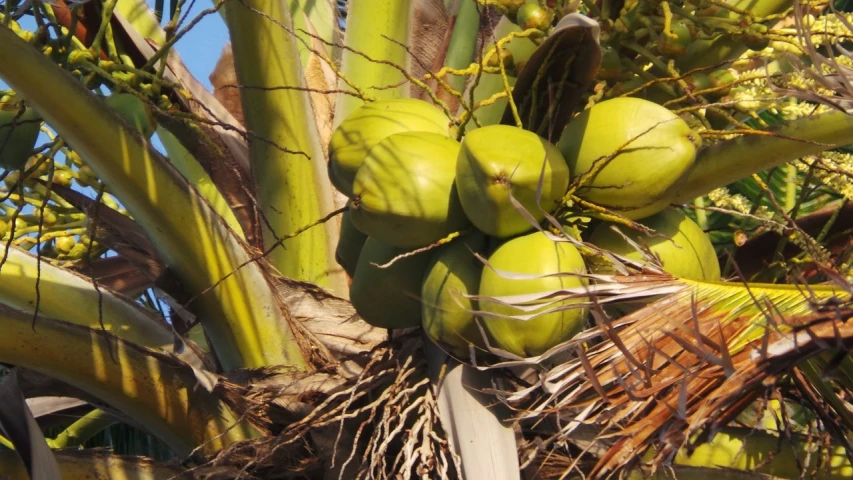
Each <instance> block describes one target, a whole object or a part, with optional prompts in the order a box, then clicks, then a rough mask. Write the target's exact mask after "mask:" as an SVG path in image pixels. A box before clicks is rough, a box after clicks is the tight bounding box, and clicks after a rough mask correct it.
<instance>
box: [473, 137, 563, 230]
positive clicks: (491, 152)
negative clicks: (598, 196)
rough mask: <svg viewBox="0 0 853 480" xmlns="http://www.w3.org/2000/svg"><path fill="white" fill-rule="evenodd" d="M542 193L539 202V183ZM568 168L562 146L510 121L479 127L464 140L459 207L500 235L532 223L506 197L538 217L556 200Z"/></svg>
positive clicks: (521, 228) (557, 203)
mask: <svg viewBox="0 0 853 480" xmlns="http://www.w3.org/2000/svg"><path fill="white" fill-rule="evenodd" d="M540 179H541V180H542V196H541V199H540V201H539V203H538V204H537V199H536V191H537V186H538V185H539V183H540ZM568 185H569V168H568V167H567V166H566V161H565V160H564V159H563V156H562V155H561V154H560V151H559V150H557V148H556V147H555V146H554V145H553V144H551V143H550V142H549V141H548V140H545V139H544V138H542V137H540V136H538V135H536V134H535V133H532V132H529V131H527V130H523V129H521V128H517V127H511V126H508V125H490V126H487V127H483V128H478V129H476V130H474V131H472V132H471V133H469V134H468V135H466V136H465V139H464V140H463V141H462V149H461V150H460V152H459V159H458V161H457V162H456V187H457V189H458V191H459V199H460V200H461V202H462V208H463V209H464V210H465V214H466V215H467V216H468V218H469V219H470V220H471V222H472V223H473V224H474V225H475V226H476V227H477V228H478V229H480V230H481V231H483V232H485V233H487V234H489V235H492V236H494V237H499V238H507V237H511V236H513V235H518V234H520V233H524V232H526V231H528V230H531V229H532V228H533V225H531V224H530V221H529V220H528V219H527V218H525V217H524V216H523V215H522V214H521V213H519V211H518V210H516V207H515V206H514V205H513V204H512V202H511V201H510V197H511V196H512V198H515V200H516V201H518V202H519V203H520V204H521V206H522V207H524V209H525V210H527V212H528V213H529V214H530V215H531V216H532V217H533V218H534V219H536V221H540V222H541V221H542V220H543V219H544V218H545V214H546V212H550V211H552V210H553V209H554V208H555V207H557V206H558V205H559V203H560V200H561V199H562V198H563V195H565V193H566V190H567V189H568Z"/></svg>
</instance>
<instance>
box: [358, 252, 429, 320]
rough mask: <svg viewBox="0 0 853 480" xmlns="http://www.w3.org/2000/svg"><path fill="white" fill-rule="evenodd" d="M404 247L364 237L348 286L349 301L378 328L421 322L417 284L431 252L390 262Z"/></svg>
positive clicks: (421, 279)
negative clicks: (364, 240)
mask: <svg viewBox="0 0 853 480" xmlns="http://www.w3.org/2000/svg"><path fill="white" fill-rule="evenodd" d="M407 252H408V250H406V249H401V248H396V247H392V246H390V245H386V244H384V243H382V242H379V241H377V240H374V239H373V238H368V239H367V241H366V242H364V247H362V249H361V254H360V255H359V257H358V265H357V266H356V268H355V275H353V279H352V285H350V292H349V295H350V302H352V306H353V307H355V311H356V312H358V314H359V316H361V318H362V319H364V321H365V322H367V323H369V324H371V325H373V326H375V327H379V328H412V327H419V326H420V325H421V301H420V294H421V283H422V281H423V278H424V273H425V272H426V268H427V265H428V264H429V261H430V259H431V257H432V256H431V255H429V253H427V252H423V253H418V254H416V255H412V256H411V257H406V258H401V259H399V260H397V261H396V262H395V263H394V264H392V265H391V266H390V267H387V268H379V266H381V265H384V264H386V263H388V262H390V261H391V260H392V259H394V258H396V257H397V256H399V255H402V254H404V253H407Z"/></svg>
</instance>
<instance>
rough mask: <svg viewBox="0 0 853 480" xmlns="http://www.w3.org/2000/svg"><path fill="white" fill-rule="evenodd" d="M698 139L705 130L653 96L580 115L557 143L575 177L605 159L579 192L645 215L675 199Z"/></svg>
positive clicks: (623, 210)
mask: <svg viewBox="0 0 853 480" xmlns="http://www.w3.org/2000/svg"><path fill="white" fill-rule="evenodd" d="M629 142H630V143H629ZM698 143H699V136H698V135H697V134H696V133H695V132H693V130H691V129H690V126H689V125H687V123H686V122H685V121H684V120H682V119H681V118H680V117H679V116H678V115H676V114H674V113H673V112H671V111H669V110H667V109H666V108H664V107H662V106H660V105H658V104H656V103H653V102H649V101H647V100H642V99H639V98H631V97H622V98H614V99H611V100H606V101H604V102H601V103H598V104H596V105H595V106H593V107H592V108H590V109H587V110H585V111H584V112H583V113H581V114H580V115H578V116H577V117H575V118H574V119H573V120H572V121H571V122H569V124H568V125H567V126H566V129H565V130H564V131H563V133H562V135H561V137H560V141H559V142H558V143H557V147H558V148H559V149H560V151H561V152H562V153H563V155H564V156H565V158H566V162H567V163H568V165H569V169H570V170H571V172H572V180H573V181H574V180H577V178H578V177H580V176H581V175H584V174H587V173H588V172H590V171H591V170H592V169H593V167H595V168H599V167H601V166H602V165H603V167H601V170H600V171H598V173H596V174H595V175H594V176H592V178H590V179H587V180H585V183H584V185H583V186H582V187H581V188H580V189H579V190H578V191H577V193H576V194H577V195H578V196H579V197H581V198H584V199H586V200H589V201H590V202H593V203H596V204H598V205H601V206H603V207H606V208H608V209H610V210H613V211H615V212H618V213H620V214H622V215H624V216H626V217H628V218H630V219H639V218H644V217H648V216H651V215H654V214H655V213H657V212H660V211H661V210H663V209H664V208H666V207H667V206H668V205H669V204H670V202H671V201H672V199H673V197H674V196H675V194H676V192H677V190H678V187H680V185H681V184H682V182H683V181H685V180H686V178H687V175H688V173H689V172H690V168H691V167H692V165H693V161H694V160H695V159H696V149H697V144H698ZM620 147H622V149H621V151H620ZM611 155H612V156H613V157H612V158H611V159H610V160H609V161H608V160H606V159H607V157H609V156H611Z"/></svg>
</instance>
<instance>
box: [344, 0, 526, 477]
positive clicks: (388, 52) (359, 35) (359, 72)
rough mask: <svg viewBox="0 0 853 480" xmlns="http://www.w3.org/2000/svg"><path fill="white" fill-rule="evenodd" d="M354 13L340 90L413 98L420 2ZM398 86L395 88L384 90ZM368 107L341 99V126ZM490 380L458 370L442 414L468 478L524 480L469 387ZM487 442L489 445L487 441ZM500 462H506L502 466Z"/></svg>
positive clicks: (360, 0)
mask: <svg viewBox="0 0 853 480" xmlns="http://www.w3.org/2000/svg"><path fill="white" fill-rule="evenodd" d="M461 1H465V0H461ZM472 3H473V2H472ZM348 7H349V10H348V13H349V14H348V16H347V31H346V38H345V41H346V45H347V46H348V47H350V48H351V49H352V50H344V52H343V53H342V64H341V73H342V78H341V80H340V81H339V84H338V88H341V89H347V90H352V89H353V87H355V88H357V89H358V90H360V91H362V92H364V94H365V95H369V96H370V97H371V98H375V99H388V98H405V97H408V96H409V91H410V88H409V85H408V84H407V83H406V82H405V80H406V79H405V77H404V76H403V74H402V73H401V71H400V69H404V70H405V71H411V68H410V62H411V57H412V56H414V57H418V58H420V57H419V52H418V51H414V52H411V53H410V52H407V51H406V49H405V48H403V47H402V46H401V45H400V44H402V45H411V43H410V42H411V39H410V38H409V35H410V33H409V32H410V31H411V30H412V29H411V26H412V22H413V21H412V17H413V14H414V7H415V2H414V1H410V0H400V1H397V2H386V1H384V0H350V2H349V3H348ZM469 13H470V12H469ZM468 21H471V19H468ZM461 34H462V33H460V35H461ZM392 40H394V41H396V42H399V44H398V43H395V42H394V41H392ZM471 42H474V43H475V42H476V37H473V38H471ZM454 48H459V49H461V50H462V51H461V52H446V54H445V59H457V58H460V57H464V56H465V55H467V53H465V51H467V50H468V49H469V48H472V47H471V46H470V45H464V42H461V41H457V46H456V47H454ZM441 53H442V52H440V53H439V55H441ZM365 57H369V59H368V58H365ZM454 61H455V60H454ZM379 62H387V63H379ZM389 64H390V65H389ZM391 65H396V66H397V67H398V68H395V67H392V66H391ZM398 84H399V86H397V87H395V88H384V87H388V86H391V85H398ZM379 87H383V88H382V89H379ZM362 103H363V100H362V99H360V98H355V97H352V96H348V95H339V96H338V99H337V103H336V112H335V124H336V125H337V124H339V123H340V122H341V121H343V120H344V119H345V118H346V116H348V115H349V114H350V113H352V111H353V110H354V109H355V108H358V107H359V106H360V105H362ZM425 342H426V344H427V346H426V348H427V349H428V350H427V351H428V354H427V364H428V367H429V369H430V371H431V372H434V375H435V377H434V378H435V380H434V382H435V385H436V386H438V383H439V382H438V378H437V375H438V373H437V372H440V371H441V370H442V367H443V366H444V364H445V363H444V362H445V360H446V359H447V356H446V355H445V354H444V353H443V352H441V351H440V350H439V349H438V348H437V347H435V346H433V345H431V344H430V342H429V341H428V340H425ZM463 373H464V375H463ZM489 375H490V374H489V373H482V372H476V371H474V370H471V369H468V368H467V367H465V368H463V367H461V366H459V365H457V366H455V367H454V368H452V369H451V371H450V374H449V375H448V376H447V377H445V378H443V379H442V380H441V382H440V388H439V389H438V395H439V402H440V405H439V414H440V416H441V420H442V424H443V425H444V429H445V431H447V432H448V433H449V435H450V436H451V437H453V438H454V440H452V441H453V443H454V445H455V447H454V448H455V449H456V451H457V453H458V454H459V455H460V459H461V463H462V469H463V471H465V472H466V477H467V478H478V477H480V476H482V474H481V473H480V472H483V471H489V472H494V475H493V476H489V478H496V479H503V478H508V479H512V478H519V477H518V475H519V469H518V466H517V463H516V464H513V465H514V466H512V465H511V466H510V467H511V468H509V469H506V468H503V469H502V467H506V466H507V465H508V464H510V463H512V461H513V460H514V461H515V462H517V459H518V454H517V453H516V446H515V434H514V432H513V431H512V429H510V428H507V427H506V426H505V425H503V424H501V421H500V419H499V417H498V416H496V415H498V414H496V412H494V411H492V410H490V409H489V408H487V407H486V406H485V404H484V403H483V402H481V401H479V400H480V399H478V398H477V397H476V396H475V394H474V393H472V391H471V390H470V388H471V387H472V385H469V382H470V381H471V379H472V378H474V379H476V381H477V382H478V384H481V385H487V384H488V383H489ZM473 388H476V386H474V387H473ZM484 438H486V439H488V441H483V439H484ZM496 459H501V461H500V462H496ZM503 462H508V463H503ZM496 467H497V468H496ZM501 469H502V471H499V470H501Z"/></svg>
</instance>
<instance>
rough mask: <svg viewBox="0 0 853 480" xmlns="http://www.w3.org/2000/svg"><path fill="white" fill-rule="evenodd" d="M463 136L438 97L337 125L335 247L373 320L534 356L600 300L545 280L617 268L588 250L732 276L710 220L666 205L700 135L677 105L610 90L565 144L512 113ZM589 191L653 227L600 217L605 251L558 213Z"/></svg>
mask: <svg viewBox="0 0 853 480" xmlns="http://www.w3.org/2000/svg"><path fill="white" fill-rule="evenodd" d="M454 133H455V132H454V131H453V129H452V122H451V119H450V117H449V116H448V115H446V114H445V112H444V111H442V110H441V109H439V108H437V107H436V106H434V105H432V104H430V103H427V102H425V101H422V100H415V99H394V100H380V101H374V102H371V103H367V104H365V105H364V106H362V107H360V108H359V109H357V110H356V111H354V112H353V113H352V114H351V115H350V116H349V117H348V118H346V119H345V120H344V121H343V122H342V123H341V124H340V126H339V127H338V128H337V130H336V131H335V132H334V133H333V135H332V138H331V142H330V146H329V153H330V163H329V172H330V176H331V178H332V181H333V183H334V185H335V186H336V188H337V189H338V190H339V191H340V192H342V193H344V194H345V195H347V196H348V197H349V203H348V206H349V211H348V212H347V213H346V214H345V215H344V218H343V227H342V232H341V239H340V243H339V245H338V249H337V258H338V261H339V263H340V264H341V265H342V266H343V267H344V268H345V269H346V271H347V272H348V274H349V275H350V276H351V277H352V284H351V290H350V297H351V301H352V304H353V306H354V307H355V309H356V311H357V312H358V313H359V315H360V316H361V317H362V318H363V319H364V320H365V321H367V322H368V323H370V324H372V325H374V326H377V327H381V328H389V329H401V328H412V327H423V328H424V330H425V332H426V333H427V334H428V335H429V336H430V337H431V338H432V339H433V340H434V341H436V342H439V343H440V344H442V345H444V346H446V347H447V348H448V349H449V350H450V351H451V352H453V353H454V354H457V355H459V356H462V357H468V355H469V354H470V351H471V350H470V348H471V346H474V347H476V348H477V349H479V350H481V351H485V350H489V349H490V348H489V347H494V348H491V349H492V350H493V351H498V350H500V351H502V352H503V353H508V354H510V355H511V356H518V357H531V356H537V355H541V354H543V353H544V352H546V351H548V350H549V349H551V348H553V347H554V346H556V345H558V344H560V343H562V342H565V341H566V340H569V339H570V338H572V337H573V336H574V335H576V334H577V333H579V332H580V331H581V330H583V329H584V328H585V325H586V322H587V319H588V311H587V310H588V309H587V305H588V304H589V303H590V302H584V301H581V300H579V299H577V298H574V299H565V300H560V301H556V302H555V301H553V300H552V301H548V300H545V299H544V297H547V295H542V293H543V292H545V293H547V292H559V291H566V290H570V289H575V290H577V289H585V288H587V286H588V285H589V276H588V274H589V273H599V274H607V273H612V272H613V266H612V265H611V264H610V263H609V262H608V261H606V260H602V257H601V255H594V254H592V255H590V254H589V252H586V259H585V256H584V255H582V252H581V250H589V251H590V252H592V251H599V252H600V251H607V252H610V253H615V254H617V255H621V256H622V257H623V258H625V259H629V260H630V261H632V262H634V263H635V264H643V263H647V264H651V265H653V266H654V267H657V268H658V269H660V268H663V270H664V271H666V272H669V273H670V274H672V275H674V276H678V277H684V278H691V279H696V280H704V281H714V280H719V277H720V268H719V264H718V263H717V258H716V255H715V252H714V249H713V247H712V245H711V243H710V241H709V240H708V238H707V237H706V236H705V234H704V232H703V231H702V230H701V228H700V227H699V226H698V225H696V224H695V223H694V222H693V221H692V220H690V219H689V218H688V217H686V216H685V215H683V214H682V213H680V212H678V211H677V210H674V209H670V208H669V205H670V203H671V201H672V200H673V198H674V195H675V193H676V191H677V189H678V187H679V186H680V185H681V183H682V182H683V181H684V180H685V179H686V177H687V175H688V173H689V172H690V170H691V167H692V165H693V162H694V160H695V157H696V151H697V148H698V145H699V142H698V135H696V134H695V133H694V132H693V130H691V128H690V127H689V126H688V125H687V123H686V122H684V120H682V119H681V118H680V117H679V116H678V115H676V114H674V113H672V112H671V111H669V110H668V109H666V108H664V107H661V106H659V105H657V104H655V103H652V102H649V101H646V100H642V99H636V98H619V99H612V100H605V101H602V102H600V103H598V104H596V105H594V106H592V107H591V108H589V109H588V110H586V111H584V112H582V113H581V114H579V115H578V116H576V117H575V118H574V119H572V121H571V122H569V124H568V125H567V126H566V127H565V129H564V130H563V131H562V133H561V135H560V136H559V140H558V141H557V142H556V143H552V142H550V141H549V140H548V139H546V138H543V137H541V136H539V135H537V134H536V133H533V132H531V131H529V130H526V129H524V128H521V127H517V126H511V125H488V126H482V127H479V128H474V129H471V130H469V131H468V133H466V134H465V135H462V136H459V137H458V138H457V136H455V135H454ZM577 198H579V199H581V201H582V202H586V203H587V204H595V205H597V206H599V207H602V208H601V209H602V210H603V211H609V212H611V213H615V214H616V215H611V217H610V218H622V219H623V223H627V224H631V222H630V221H627V220H626V219H631V220H636V221H637V223H638V224H640V225H642V226H644V227H645V228H644V229H642V230H632V229H630V228H626V227H624V226H620V227H621V228H622V229H621V230H620V229H619V228H614V227H616V226H617V224H614V223H609V222H606V221H602V222H599V224H598V226H597V227H596V228H594V229H591V230H590V231H589V232H587V234H586V235H584V238H581V239H580V240H587V241H589V242H590V243H591V244H592V245H594V246H596V248H593V249H585V248H583V246H582V245H583V244H582V242H580V241H578V240H579V239H576V238H575V239H570V238H569V237H568V236H566V235H565V232H566V230H567V229H563V228H557V227H559V225H554V223H555V222H554V219H555V218H557V217H558V216H559V215H560V214H561V213H565V212H571V209H572V208H573V207H572V206H571V204H572V201H571V199H577ZM561 218H562V217H561ZM635 225H636V224H635ZM540 297H542V298H540ZM481 327H482V328H481ZM495 348H496V349H498V350H494V349H495Z"/></svg>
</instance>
